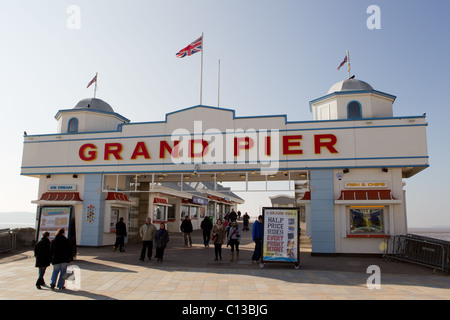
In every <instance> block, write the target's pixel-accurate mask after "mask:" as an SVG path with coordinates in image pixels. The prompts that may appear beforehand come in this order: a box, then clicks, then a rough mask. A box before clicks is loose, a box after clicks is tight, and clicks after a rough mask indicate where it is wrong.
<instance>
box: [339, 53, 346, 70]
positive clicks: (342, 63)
mask: <svg viewBox="0 0 450 320" xmlns="http://www.w3.org/2000/svg"><path fill="white" fill-rule="evenodd" d="M346 62H347V56H345V58H344V61H342V62H341V64H340V65H339V67H338V70H339V69H340V68H341V67H342V66H343V65H344V64H345V63H346Z"/></svg>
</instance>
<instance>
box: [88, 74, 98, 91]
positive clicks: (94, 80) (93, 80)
mask: <svg viewBox="0 0 450 320" xmlns="http://www.w3.org/2000/svg"><path fill="white" fill-rule="evenodd" d="M94 82H97V75H95V77H94V78H93V79H92V80H91V82H89V84H88V85H87V87H86V88H89V87H90V86H91V84H93V83H94Z"/></svg>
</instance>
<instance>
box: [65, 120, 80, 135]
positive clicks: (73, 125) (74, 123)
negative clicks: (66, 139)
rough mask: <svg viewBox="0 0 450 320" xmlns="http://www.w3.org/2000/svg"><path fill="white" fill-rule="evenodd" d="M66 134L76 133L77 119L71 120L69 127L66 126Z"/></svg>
mask: <svg viewBox="0 0 450 320" xmlns="http://www.w3.org/2000/svg"><path fill="white" fill-rule="evenodd" d="M67 132H69V133H70V132H74V133H76V132H78V119H77V118H72V119H70V120H69V125H68V126H67Z"/></svg>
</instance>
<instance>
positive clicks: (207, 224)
mask: <svg viewBox="0 0 450 320" xmlns="http://www.w3.org/2000/svg"><path fill="white" fill-rule="evenodd" d="M200 228H201V229H202V230H203V244H204V245H205V247H209V240H210V237H211V229H212V228H213V225H212V222H211V219H210V218H209V217H208V216H206V217H205V219H203V221H202V223H201V224H200Z"/></svg>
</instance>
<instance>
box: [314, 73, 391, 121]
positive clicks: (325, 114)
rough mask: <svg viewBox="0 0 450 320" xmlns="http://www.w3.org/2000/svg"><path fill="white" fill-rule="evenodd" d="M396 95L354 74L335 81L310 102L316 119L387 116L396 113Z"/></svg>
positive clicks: (356, 118) (355, 118) (354, 118)
mask: <svg viewBox="0 0 450 320" xmlns="http://www.w3.org/2000/svg"><path fill="white" fill-rule="evenodd" d="M395 98H396V97H395V96H393V95H390V94H388V93H384V92H381V91H377V90H375V89H374V88H373V87H372V86H371V85H370V84H368V83H367V82H364V81H362V80H358V79H354V77H352V78H350V79H346V80H343V81H340V82H338V83H335V84H334V85H332V86H331V88H330V89H329V90H328V92H327V94H326V95H325V96H323V97H320V98H318V99H315V100H312V101H310V102H309V105H310V109H311V112H312V113H313V117H314V120H338V119H353V120H358V119H370V118H387V117H392V116H393V108H392V107H393V103H394V101H395Z"/></svg>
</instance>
